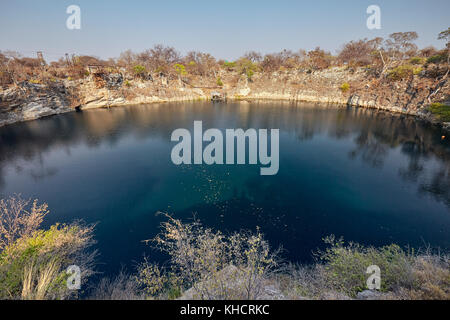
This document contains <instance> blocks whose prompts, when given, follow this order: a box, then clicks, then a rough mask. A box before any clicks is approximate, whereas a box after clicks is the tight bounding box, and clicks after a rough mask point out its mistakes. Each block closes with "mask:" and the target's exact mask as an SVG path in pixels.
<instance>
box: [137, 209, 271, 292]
mask: <svg viewBox="0 0 450 320" xmlns="http://www.w3.org/2000/svg"><path fill="white" fill-rule="evenodd" d="M167 217H168V221H167V222H164V223H163V224H162V232H161V233H160V234H159V235H158V236H157V237H156V238H155V239H154V242H155V243H156V246H157V248H159V249H160V250H162V251H163V252H166V253H167V254H169V256H170V267H169V270H167V271H165V272H164V271H162V270H164V269H160V268H159V267H155V266H150V267H149V265H148V264H147V265H144V267H143V268H141V269H140V270H141V272H140V273H139V275H138V277H139V278H140V280H139V281H140V283H142V284H144V285H145V284H146V283H150V286H148V287H147V289H148V290H149V291H148V293H152V292H153V293H157V292H160V291H161V290H163V289H164V288H166V289H169V288H172V289H173V284H177V285H178V284H180V286H181V287H182V288H184V289H187V288H191V289H190V290H188V291H189V292H190V297H191V298H193V299H208V300H212V299H257V298H258V297H259V296H260V295H261V294H262V291H263V286H264V282H265V280H266V279H268V278H269V277H270V275H271V274H273V273H274V272H275V270H276V267H277V265H278V261H277V253H278V251H276V252H271V251H270V248H269V244H268V243H267V241H265V240H264V239H263V236H262V234H261V233H260V232H259V230H258V231H257V232H256V233H255V234H252V233H249V232H239V233H235V234H233V235H230V236H226V235H224V234H222V233H221V232H219V231H213V230H212V229H209V228H204V227H203V226H201V224H200V223H199V222H198V221H194V222H192V223H187V224H184V223H182V222H181V221H180V220H177V219H174V218H172V217H170V216H168V215H167ZM142 270H146V272H142Z"/></svg>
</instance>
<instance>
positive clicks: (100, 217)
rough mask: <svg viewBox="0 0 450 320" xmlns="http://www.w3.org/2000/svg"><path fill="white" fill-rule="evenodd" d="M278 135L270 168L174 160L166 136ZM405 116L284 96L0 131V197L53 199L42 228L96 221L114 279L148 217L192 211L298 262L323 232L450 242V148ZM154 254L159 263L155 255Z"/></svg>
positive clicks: (135, 250) (148, 230)
mask: <svg viewBox="0 0 450 320" xmlns="http://www.w3.org/2000/svg"><path fill="white" fill-rule="evenodd" d="M194 120H202V121H203V128H219V129H225V128H243V129H246V128H279V129H280V171H279V173H278V175H276V176H273V177H261V176H260V175H259V166H258V167H257V168H256V167H255V166H233V167H230V166H211V167H208V166H180V167H175V166H174V165H173V164H172V163H171V162H170V150H171V147H172V146H173V144H172V143H170V135H171V133H172V131H173V130H174V129H177V128H188V129H192V127H193V121H194ZM443 135H445V133H443V132H442V131H441V130H440V129H439V128H437V127H434V126H432V125H429V124H426V123H423V122H420V121H417V120H415V119H413V118H411V117H407V116H400V115H391V114H388V113H385V112H379V111H373V110H367V109H359V108H337V107H333V106H314V105H311V104H296V103H283V102H251V103H248V102H241V103H230V104H214V105H211V104H209V103H175V104H154V105H141V106H131V107H121V108H111V109H97V110H90V111H84V112H76V113H70V114H65V115H60V116H54V117H49V118H45V119H40V120H37V121H31V122H25V123H19V124H15V125H11V126H7V127H3V128H0V196H2V197H6V196H8V195H10V194H12V193H22V194H23V195H24V196H26V197H38V198H39V199H41V200H42V201H46V202H48V203H49V205H50V208H51V209H52V214H51V216H49V221H48V222H47V223H48V224H50V223H54V222H56V221H62V222H68V221H71V220H73V219H77V218H82V219H85V220H86V221H88V222H100V223H99V225H98V228H97V235H96V236H97V239H98V241H99V249H100V252H101V254H102V261H103V262H104V263H105V267H104V268H103V271H105V272H113V271H112V270H113V269H114V268H117V267H118V266H119V265H120V264H125V265H128V266H131V265H132V261H134V260H139V259H140V257H141V256H142V253H143V252H146V251H147V252H151V251H149V249H148V248H146V247H145V246H144V245H143V244H142V243H141V240H144V239H148V238H149V237H152V236H153V235H154V234H155V233H156V232H157V230H158V228H157V226H158V225H159V223H160V219H161V218H160V217H158V216H155V212H157V211H167V212H170V213H172V214H173V215H175V216H177V217H181V218H189V217H192V215H193V214H194V213H195V214H197V215H198V217H199V218H200V219H201V220H202V221H203V222H204V223H205V224H207V225H211V226H215V227H217V228H220V229H222V230H229V231H232V230H238V229H241V228H248V229H254V228H255V227H256V226H260V227H261V228H262V229H263V231H264V232H265V233H266V234H267V237H268V238H269V240H270V241H271V242H272V244H274V245H277V244H282V245H283V246H284V247H285V248H286V249H287V257H288V258H289V259H292V260H294V261H308V259H310V252H311V250H312V249H314V248H316V247H317V246H318V245H320V239H321V238H322V237H324V236H326V235H328V234H331V233H334V234H336V235H344V236H345V238H347V239H349V240H355V241H361V242H363V243H370V244H375V245H380V244H385V243H389V242H397V243H400V244H402V245H406V244H412V245H421V241H426V242H430V243H431V244H433V245H438V246H441V247H444V248H448V247H449V242H450V240H449V235H448V230H449V227H450V217H449V206H450V175H449V166H450V143H449V139H448V138H445V139H442V136H443ZM151 254H152V255H153V257H156V259H158V257H159V256H158V255H157V254H156V253H154V252H151Z"/></svg>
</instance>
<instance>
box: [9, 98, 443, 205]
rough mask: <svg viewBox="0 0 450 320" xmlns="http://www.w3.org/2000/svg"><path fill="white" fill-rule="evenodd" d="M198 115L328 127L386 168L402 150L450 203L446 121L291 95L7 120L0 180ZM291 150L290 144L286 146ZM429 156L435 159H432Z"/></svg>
mask: <svg viewBox="0 0 450 320" xmlns="http://www.w3.org/2000/svg"><path fill="white" fill-rule="evenodd" d="M194 120H203V123H204V127H217V128H227V127H235V128H280V130H281V131H282V133H286V134H288V135H292V136H294V137H296V138H297V139H298V140H299V141H300V143H301V141H306V140H310V139H313V138H314V137H316V136H318V135H325V136H328V137H330V138H333V139H338V140H343V139H346V140H348V141H350V143H351V144H352V150H351V151H350V152H349V158H350V159H353V160H354V161H356V160H358V159H360V160H361V161H363V162H364V163H366V164H368V165H370V166H372V167H375V168H382V167H383V166H384V165H385V159H386V157H387V155H388V154H389V153H390V152H391V151H393V150H399V152H401V153H402V154H403V155H405V156H406V157H407V159H408V163H407V164H406V165H405V166H404V167H403V168H401V169H400V170H399V172H398V174H399V175H400V177H402V179H405V180H407V181H410V182H413V183H416V184H417V188H418V192H419V193H422V194H430V195H432V196H433V197H435V198H436V199H438V200H439V201H443V202H444V203H446V204H447V205H449V206H450V191H449V190H450V174H449V168H450V167H449V166H450V144H449V141H448V140H441V136H442V135H443V134H442V132H441V130H440V129H439V128H436V127H434V126H431V125H429V124H425V123H422V122H420V121H417V120H415V119H413V118H411V117H405V116H399V115H391V114H388V113H385V112H380V111H373V110H367V109H358V108H336V107H333V106H316V105H311V104H296V103H288V102H286V103H283V102H251V103H248V102H245V103H244V102H242V103H232V104H225V105H221V104H210V103H174V104H153V105H141V106H130V107H121V108H111V109H97V110H89V111H84V112H77V113H71V114H65V115H60V116H54V117H50V118H45V119H41V120H37V121H31V122H25V123H19V124H15V125H11V126H7V127H3V128H0V188H1V187H2V185H3V184H4V168H5V167H6V166H7V165H9V166H13V167H15V168H16V170H17V171H20V169H21V167H20V162H21V161H26V162H30V161H35V160H36V159H41V161H40V162H39V165H38V166H37V167H36V168H35V169H34V170H32V171H31V172H28V174H29V175H30V176H31V177H32V178H33V179H34V180H39V179H44V178H45V177H48V176H52V175H56V174H58V172H57V169H55V168H52V167H49V166H48V165H46V164H45V163H44V162H42V161H43V160H42V158H43V157H42V155H43V154H45V153H47V152H50V151H51V150H55V149H60V150H64V152H66V153H67V154H68V155H70V153H71V148H73V147H74V146H77V145H84V146H87V147H89V148H98V147H99V146H102V145H109V146H114V145H115V144H116V143H118V142H119V141H120V140H121V139H124V138H126V137H129V136H132V137H133V138H134V139H147V138H149V137H151V138H160V139H162V140H164V141H167V142H168V143H169V141H170V134H171V132H172V131H173V130H174V129H176V128H182V127H188V128H191V127H192V124H193V121H194ZM281 152H283V150H281ZM425 163H432V165H431V166H430V165H429V166H426V168H427V169H425V166H424V164H425Z"/></svg>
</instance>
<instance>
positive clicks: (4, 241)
mask: <svg viewBox="0 0 450 320" xmlns="http://www.w3.org/2000/svg"><path fill="white" fill-rule="evenodd" d="M47 214H48V210H47V205H46V204H41V205H39V204H38V202H37V201H34V202H31V201H29V200H24V199H22V198H21V197H20V196H14V197H12V198H9V199H7V200H1V201H0V217H1V219H0V299H74V298H85V297H87V298H89V299H99V300H111V299H113V300H136V299H208V300H209V299H222V300H223V299H251V300H255V299H353V298H361V297H360V294H361V292H363V291H364V290H365V288H366V280H367V277H368V275H367V274H366V269H367V267H368V266H369V265H373V264H375V265H378V266H379V267H380V269H381V289H380V291H376V292H369V294H370V295H369V296H370V297H369V298H370V299H439V300H444V299H445V300H448V299H450V260H449V257H448V256H447V255H444V254H436V253H433V252H432V250H431V249H427V250H424V251H417V252H416V251H413V250H408V251H405V250H404V249H402V248H400V247H399V246H397V245H395V244H391V245H388V246H384V247H381V248H374V247H371V246H369V247H366V246H362V245H359V244H356V243H345V242H344V241H343V240H342V239H336V238H335V237H334V236H330V237H327V238H326V239H324V241H325V242H326V244H327V248H326V249H325V250H323V251H317V252H316V253H315V257H316V263H315V264H314V265H309V266H298V265H293V264H289V263H285V262H283V261H282V260H281V259H280V250H271V248H270V246H269V243H268V242H267V241H266V240H265V239H264V237H263V235H262V233H261V232H260V231H259V230H258V229H257V230H256V232H255V233H252V232H244V231H242V232H236V233H233V234H229V235H227V234H223V233H222V232H220V231H214V230H212V229H210V228H206V227H203V226H202V225H201V224H200V223H199V222H198V221H193V222H190V223H182V222H181V221H180V220H178V219H174V218H173V217H171V216H169V215H165V216H166V218H167V221H165V222H164V223H162V225H161V232H160V233H159V234H158V235H157V236H156V237H155V238H154V239H153V240H151V242H152V243H153V244H154V245H155V247H156V248H158V249H160V250H162V251H163V252H165V253H167V254H168V255H169V257H170V260H169V261H168V262H167V263H165V264H164V265H158V264H155V263H151V262H150V261H149V260H148V259H145V260H144V262H142V263H141V264H140V265H139V266H138V267H137V272H136V273H135V274H126V273H124V272H120V273H119V275H118V276H117V277H116V278H114V279H107V278H104V279H101V280H100V282H99V283H98V284H97V285H96V286H95V289H94V290H92V291H91V292H90V293H89V294H86V292H81V294H83V297H80V293H78V292H77V291H70V290H68V289H67V286H66V281H67V277H68V275H67V274H66V272H65V270H66V268H67V266H69V265H72V264H76V265H78V266H80V268H81V270H82V280H83V286H85V285H86V282H87V280H88V279H89V277H90V276H91V275H92V274H93V273H94V269H93V263H94V260H95V255H96V253H95V251H93V250H92V249H91V247H92V245H93V243H94V241H93V231H94V229H93V226H84V225H82V224H80V223H76V224H71V225H60V224H57V225H54V226H51V227H50V228H49V229H48V230H42V229H39V225H40V223H41V222H42V220H43V218H44V217H45V215H47ZM363 293H365V294H367V291H364V292H363Z"/></svg>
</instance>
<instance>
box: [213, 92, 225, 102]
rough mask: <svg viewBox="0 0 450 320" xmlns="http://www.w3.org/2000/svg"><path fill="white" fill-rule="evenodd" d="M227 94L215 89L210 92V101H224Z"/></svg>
mask: <svg viewBox="0 0 450 320" xmlns="http://www.w3.org/2000/svg"><path fill="white" fill-rule="evenodd" d="M226 100H227V95H226V94H224V93H220V92H217V91H213V92H211V101H226Z"/></svg>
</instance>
